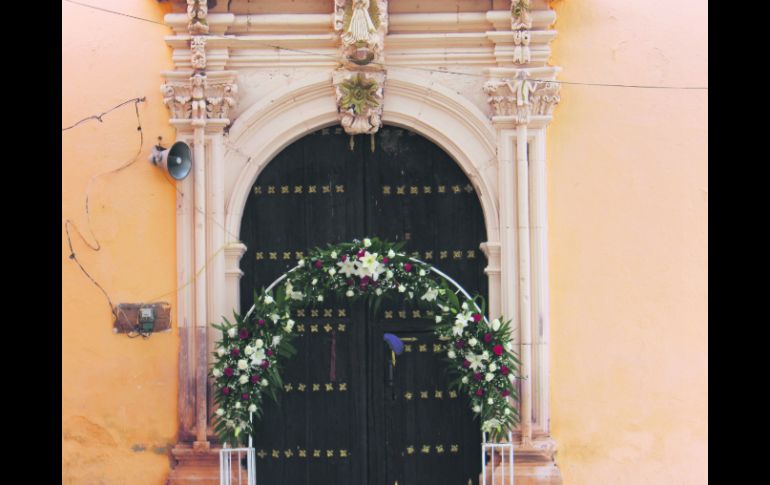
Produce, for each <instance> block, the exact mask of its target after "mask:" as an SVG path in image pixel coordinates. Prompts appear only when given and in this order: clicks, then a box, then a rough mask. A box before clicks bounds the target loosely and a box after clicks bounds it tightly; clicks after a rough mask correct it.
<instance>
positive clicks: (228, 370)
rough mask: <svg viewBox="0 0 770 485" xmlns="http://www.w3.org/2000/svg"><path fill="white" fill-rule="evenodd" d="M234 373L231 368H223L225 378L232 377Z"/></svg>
mask: <svg viewBox="0 0 770 485" xmlns="http://www.w3.org/2000/svg"><path fill="white" fill-rule="evenodd" d="M234 373H235V371H234V370H233V368H232V367H225V375H226V376H227V377H232V376H233V374H234Z"/></svg>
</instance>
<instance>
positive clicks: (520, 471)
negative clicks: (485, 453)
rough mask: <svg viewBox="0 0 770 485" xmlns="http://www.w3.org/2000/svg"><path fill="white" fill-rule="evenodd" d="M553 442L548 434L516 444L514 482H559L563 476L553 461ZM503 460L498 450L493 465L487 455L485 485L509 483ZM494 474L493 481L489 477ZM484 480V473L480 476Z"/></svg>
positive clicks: (533, 484)
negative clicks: (526, 442) (525, 442)
mask: <svg viewBox="0 0 770 485" xmlns="http://www.w3.org/2000/svg"><path fill="white" fill-rule="evenodd" d="M555 454H556V443H555V442H554V441H553V439H551V438H547V437H545V438H540V439H535V440H534V441H532V442H531V443H528V444H518V443H517V444H516V445H515V447H514V460H513V461H514V464H513V480H514V483H515V484H516V485H562V484H563V480H562V476H561V471H560V470H559V467H558V466H556V462H555ZM505 459H506V461H505V462H504V463H503V461H502V457H501V456H500V455H499V454H497V455H496V456H495V460H494V468H493V467H492V463H491V461H492V460H491V457H488V458H487V468H486V473H485V474H486V480H487V481H486V483H487V485H492V483H495V484H502V485H509V484H510V478H509V477H510V475H509V474H510V469H509V466H510V463H509V462H508V461H507V459H508V458H507V457H505ZM493 478H494V482H493V481H492V479H493ZM479 483H484V482H483V476H482V477H479Z"/></svg>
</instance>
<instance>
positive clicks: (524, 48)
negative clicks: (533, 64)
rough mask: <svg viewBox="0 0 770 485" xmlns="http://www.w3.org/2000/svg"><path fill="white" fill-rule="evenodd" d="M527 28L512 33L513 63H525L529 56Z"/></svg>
mask: <svg viewBox="0 0 770 485" xmlns="http://www.w3.org/2000/svg"><path fill="white" fill-rule="evenodd" d="M529 40H530V33H529V30H517V31H515V32H514V33H513V45H514V48H513V63H514V64H527V63H528V62H529V61H530V59H531V57H530V53H529Z"/></svg>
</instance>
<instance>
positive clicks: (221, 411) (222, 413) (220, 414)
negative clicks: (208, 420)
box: [217, 408, 225, 416]
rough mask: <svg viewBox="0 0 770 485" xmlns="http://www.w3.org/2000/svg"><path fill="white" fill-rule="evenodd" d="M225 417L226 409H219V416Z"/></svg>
mask: <svg viewBox="0 0 770 485" xmlns="http://www.w3.org/2000/svg"><path fill="white" fill-rule="evenodd" d="M224 415H225V410H224V409H222V408H219V409H217V416H224Z"/></svg>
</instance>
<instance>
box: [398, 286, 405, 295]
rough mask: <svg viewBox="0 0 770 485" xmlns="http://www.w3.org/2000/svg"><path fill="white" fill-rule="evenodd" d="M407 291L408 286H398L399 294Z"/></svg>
mask: <svg viewBox="0 0 770 485" xmlns="http://www.w3.org/2000/svg"><path fill="white" fill-rule="evenodd" d="M405 291H406V286H404V285H398V292H399V293H403V292H405Z"/></svg>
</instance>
